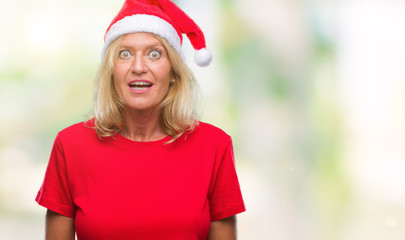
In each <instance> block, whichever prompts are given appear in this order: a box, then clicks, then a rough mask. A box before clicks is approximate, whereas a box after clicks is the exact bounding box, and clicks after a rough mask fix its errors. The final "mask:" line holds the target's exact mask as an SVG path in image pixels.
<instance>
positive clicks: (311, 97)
mask: <svg viewBox="0 0 405 240" xmlns="http://www.w3.org/2000/svg"><path fill="white" fill-rule="evenodd" d="M122 2H123V1H119V0H99V1H95V0H86V1H80V0H70V1H67V0H52V1H51V0H19V1H7V3H6V2H5V0H2V4H1V6H2V7H1V8H0V29H1V34H0V125H1V126H2V127H1V130H0V233H1V237H0V238H1V239H21V240H23V239H24V240H25V239H43V238H44V214H45V209H43V208H42V207H40V206H38V205H37V204H36V203H35V202H34V198H35V196H36V193H37V191H38V189H39V187H40V185H41V182H42V179H43V175H44V173H45V169H46V165H47V161H48V157H49V154H50V150H51V147H52V143H53V140H54V138H55V136H56V134H57V132H58V131H59V130H61V129H63V128H65V127H67V126H69V125H70V124H73V123H76V122H79V121H83V120H85V119H87V117H88V116H89V115H90V114H91V113H92V86H93V82H94V78H95V73H96V71H97V67H98V64H99V61H100V54H101V48H102V45H103V36H104V32H105V30H106V28H107V27H108V25H109V24H110V22H111V20H112V19H113V17H114V16H115V14H116V13H117V12H118V10H119V9H120V7H121V5H122ZM176 3H177V4H178V5H179V6H180V7H181V8H183V9H184V10H185V11H186V12H187V13H188V14H189V15H190V16H191V17H192V18H193V19H194V20H195V21H196V22H197V23H198V24H199V25H200V27H201V28H202V29H203V30H204V32H205V34H206V38H207V43H208V48H209V49H210V50H211V51H212V52H213V54H214V61H213V62H212V64H211V66H209V67H208V68H198V67H196V66H195V64H194V63H193V62H192V59H193V50H192V48H191V46H190V44H189V42H188V40H187V39H185V41H184V50H185V53H186V57H187V62H188V64H189V66H190V67H191V68H192V70H193V71H194V73H195V75H196V76H197V79H198V80H199V82H200V85H201V87H202V90H203V100H202V120H203V121H207V122H210V123H212V124H215V125H217V126H219V127H221V128H223V129H224V130H225V131H227V132H228V133H229V134H231V135H232V137H233V140H234V144H235V154H236V160H237V170H238V173H239V178H240V183H241V187H242V192H243V195H244V199H245V202H246V207H247V212H245V213H243V214H241V215H239V217H238V220H239V225H238V228H239V239H241V240H245V239H246V240H251V239H277V240H297V239H300V240H334V239H336V240H338V239H339V240H363V239H367V240H374V239H375V240H381V239H384V240H391V239H392V240H394V239H395V240H403V239H405V112H404V109H405V81H404V80H405V67H404V63H405V44H404V43H405V30H404V29H405V28H404V24H405V14H403V13H404V12H405V1H404V0H391V1H386V0H385V1H383V0H368V1H365V0H350V1H349V0H340V1H338V0H322V1H321V0H307V1H301V0H264V1H263V0H250V1H249V0H216V1H214V0H205V1H203V0H188V1H186V0H178V1H176ZM78 141H80V139H78Z"/></svg>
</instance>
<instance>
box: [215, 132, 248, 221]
mask: <svg viewBox="0 0 405 240" xmlns="http://www.w3.org/2000/svg"><path fill="white" fill-rule="evenodd" d="M219 160H220V163H219V165H218V169H217V171H216V172H214V174H215V176H214V178H213V182H212V185H211V189H210V192H209V196H208V198H209V201H210V213H211V221H216V220H220V219H223V218H227V217H230V216H233V215H236V214H238V213H241V212H244V211H245V210H246V209H245V205H244V202H243V198H242V193H241V190H240V185H239V181H238V177H237V174H236V168H235V159H234V154H233V146H232V140H231V139H230V140H229V142H228V144H227V146H226V148H225V151H224V152H222V154H221V155H219Z"/></svg>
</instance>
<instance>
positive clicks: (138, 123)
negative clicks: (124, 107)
mask: <svg viewBox="0 0 405 240" xmlns="http://www.w3.org/2000/svg"><path fill="white" fill-rule="evenodd" d="M124 121H125V128H123V129H122V130H121V131H120V132H119V133H120V134H121V135H122V136H124V137H126V138H128V139H130V140H133V141H139V142H148V141H156V140H159V139H162V138H164V137H166V136H167V134H165V133H164V131H163V130H162V127H161V125H160V109H159V111H156V110H155V111H124Z"/></svg>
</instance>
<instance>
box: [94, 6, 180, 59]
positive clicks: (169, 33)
mask: <svg viewBox="0 0 405 240" xmlns="http://www.w3.org/2000/svg"><path fill="white" fill-rule="evenodd" d="M135 32H149V33H154V34H156V35H159V36H161V37H162V38H164V39H166V40H167V41H168V42H169V44H170V45H171V46H172V47H173V48H174V50H176V52H177V53H178V54H179V55H180V57H181V59H183V60H184V54H183V51H182V49H181V40H180V37H179V35H178V34H177V31H176V29H174V27H173V26H172V25H171V24H170V23H168V22H166V21H165V20H163V19H161V18H159V17H156V16H153V15H147V14H136V15H132V16H127V17H125V18H123V19H121V20H119V21H117V22H116V23H115V24H114V25H112V26H111V28H110V30H109V31H108V33H107V34H106V36H105V42H104V47H103V50H102V54H101V56H102V59H103V58H104V56H105V54H106V52H107V49H108V46H110V44H111V43H112V42H113V41H114V40H115V39H117V38H119V37H120V36H122V35H125V34H128V33H135Z"/></svg>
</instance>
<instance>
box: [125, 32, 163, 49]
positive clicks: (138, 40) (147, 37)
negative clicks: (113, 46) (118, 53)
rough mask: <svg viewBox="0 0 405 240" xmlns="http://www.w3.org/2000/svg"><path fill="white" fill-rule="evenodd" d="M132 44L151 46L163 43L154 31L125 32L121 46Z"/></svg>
mask: <svg viewBox="0 0 405 240" xmlns="http://www.w3.org/2000/svg"><path fill="white" fill-rule="evenodd" d="M125 45H131V46H151V45H160V46H162V43H161V42H160V41H159V39H157V38H156V37H155V35H154V34H152V33H147V32H136V33H128V34H125V36H124V38H123V39H122V41H121V46H125Z"/></svg>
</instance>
